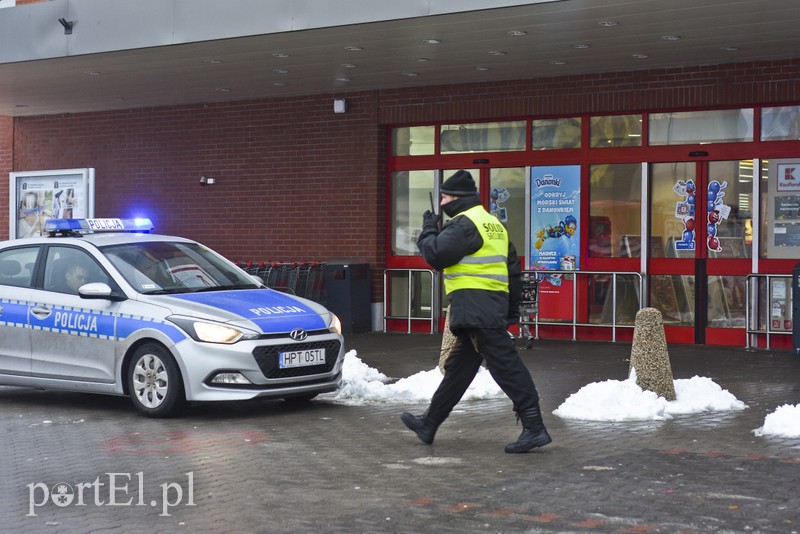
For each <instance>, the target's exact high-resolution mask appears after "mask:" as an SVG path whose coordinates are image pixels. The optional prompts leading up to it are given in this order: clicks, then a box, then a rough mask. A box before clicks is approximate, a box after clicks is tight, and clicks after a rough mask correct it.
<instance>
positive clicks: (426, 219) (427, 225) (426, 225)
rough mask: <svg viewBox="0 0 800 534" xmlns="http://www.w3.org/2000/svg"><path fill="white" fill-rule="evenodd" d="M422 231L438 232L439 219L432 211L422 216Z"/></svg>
mask: <svg viewBox="0 0 800 534" xmlns="http://www.w3.org/2000/svg"><path fill="white" fill-rule="evenodd" d="M422 229H423V230H438V229H439V217H438V216H437V215H436V214H435V213H433V212H432V211H431V210H428V211H426V212H425V213H423V214H422Z"/></svg>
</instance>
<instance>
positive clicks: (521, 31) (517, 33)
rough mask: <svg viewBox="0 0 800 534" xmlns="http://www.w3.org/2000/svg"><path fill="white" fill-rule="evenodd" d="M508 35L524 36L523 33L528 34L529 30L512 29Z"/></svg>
mask: <svg viewBox="0 0 800 534" xmlns="http://www.w3.org/2000/svg"><path fill="white" fill-rule="evenodd" d="M508 35H510V36H512V37H522V36H523V35H528V32H526V31H523V30H511V31H509V32H508Z"/></svg>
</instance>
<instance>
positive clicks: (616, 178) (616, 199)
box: [589, 163, 642, 258]
mask: <svg viewBox="0 0 800 534" xmlns="http://www.w3.org/2000/svg"><path fill="white" fill-rule="evenodd" d="M641 208H642V165H641V164H639V163H620V164H613V165H592V166H590V167H589V256H590V257H595V258H598V257H599V258H611V257H633V258H638V257H640V255H641V254H640V250H641V233H642V223H641Z"/></svg>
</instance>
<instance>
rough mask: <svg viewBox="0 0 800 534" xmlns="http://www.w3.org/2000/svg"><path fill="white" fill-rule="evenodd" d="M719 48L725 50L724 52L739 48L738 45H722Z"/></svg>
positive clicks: (734, 50)
mask: <svg viewBox="0 0 800 534" xmlns="http://www.w3.org/2000/svg"><path fill="white" fill-rule="evenodd" d="M720 50H725V51H726V52H736V51H737V50H739V47H738V46H722V47H720Z"/></svg>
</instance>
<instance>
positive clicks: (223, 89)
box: [215, 87, 231, 93]
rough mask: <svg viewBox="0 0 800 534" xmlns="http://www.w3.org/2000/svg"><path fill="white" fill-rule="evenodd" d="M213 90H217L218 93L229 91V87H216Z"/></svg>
mask: <svg viewBox="0 0 800 534" xmlns="http://www.w3.org/2000/svg"><path fill="white" fill-rule="evenodd" d="M215 91H219V92H220V93H230V92H231V89H230V87H217V88H216V89H215Z"/></svg>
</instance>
